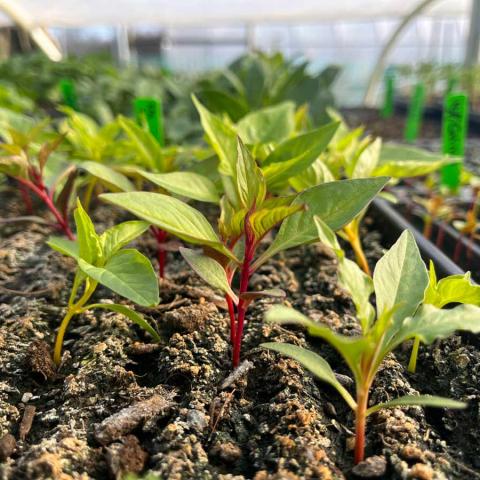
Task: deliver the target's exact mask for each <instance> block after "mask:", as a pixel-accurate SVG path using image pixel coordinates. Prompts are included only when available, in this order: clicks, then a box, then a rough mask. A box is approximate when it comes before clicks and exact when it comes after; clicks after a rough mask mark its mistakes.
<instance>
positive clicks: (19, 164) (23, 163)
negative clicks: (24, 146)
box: [0, 155, 28, 178]
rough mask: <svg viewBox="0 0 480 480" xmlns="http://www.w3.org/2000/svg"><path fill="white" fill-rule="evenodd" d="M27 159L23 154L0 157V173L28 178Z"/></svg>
mask: <svg viewBox="0 0 480 480" xmlns="http://www.w3.org/2000/svg"><path fill="white" fill-rule="evenodd" d="M27 172H28V161H27V158H26V157H25V155H11V156H8V157H0V174H2V173H3V174H5V175H8V176H10V177H20V178H28V173H27Z"/></svg>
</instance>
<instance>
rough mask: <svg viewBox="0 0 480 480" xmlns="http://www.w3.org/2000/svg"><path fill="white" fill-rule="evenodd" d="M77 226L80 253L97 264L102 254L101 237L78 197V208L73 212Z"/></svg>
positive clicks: (82, 257) (85, 258)
mask: <svg viewBox="0 0 480 480" xmlns="http://www.w3.org/2000/svg"><path fill="white" fill-rule="evenodd" d="M73 216H74V218H75V225H76V226H77V241H78V255H79V257H80V258H81V259H83V260H85V262H87V263H91V264H95V262H96V261H97V259H99V258H100V257H101V256H102V247H101V245H100V239H99V237H98V235H97V233H96V232H95V227H94V225H93V222H92V220H91V219H90V217H89V216H88V214H87V212H86V211H85V210H84V209H83V207H82V204H81V203H80V200H79V199H78V198H77V208H76V209H75V211H74V212H73Z"/></svg>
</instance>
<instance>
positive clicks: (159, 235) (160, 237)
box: [151, 227, 167, 278]
mask: <svg viewBox="0 0 480 480" xmlns="http://www.w3.org/2000/svg"><path fill="white" fill-rule="evenodd" d="M151 231H152V233H153V235H154V236H155V238H156V239H157V259H158V274H159V275H160V278H165V264H166V260H167V252H166V251H165V250H164V249H163V245H162V244H163V243H164V242H165V239H166V238H167V232H165V231H164V230H161V229H160V228H157V227H151Z"/></svg>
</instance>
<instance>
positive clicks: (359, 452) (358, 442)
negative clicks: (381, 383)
mask: <svg viewBox="0 0 480 480" xmlns="http://www.w3.org/2000/svg"><path fill="white" fill-rule="evenodd" d="M367 406H368V390H367V391H366V392H363V391H360V392H359V393H358V395H357V412H356V418H355V465H356V464H357V463H359V462H362V461H363V459H364V458H365V425H366V421H367V416H366V413H367Z"/></svg>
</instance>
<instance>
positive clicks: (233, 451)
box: [210, 442, 242, 463]
mask: <svg viewBox="0 0 480 480" xmlns="http://www.w3.org/2000/svg"><path fill="white" fill-rule="evenodd" d="M210 454H211V455H212V456H214V457H218V458H220V459H221V460H223V461H224V462H226V463H235V462H237V461H238V460H239V459H240V457H241V456H242V450H241V449H240V447H239V446H238V445H237V444H236V443H233V442H224V443H217V444H216V445H214V446H213V447H212V449H211V450H210Z"/></svg>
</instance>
